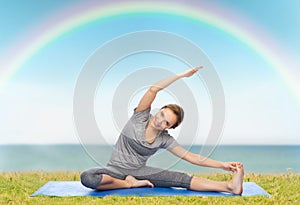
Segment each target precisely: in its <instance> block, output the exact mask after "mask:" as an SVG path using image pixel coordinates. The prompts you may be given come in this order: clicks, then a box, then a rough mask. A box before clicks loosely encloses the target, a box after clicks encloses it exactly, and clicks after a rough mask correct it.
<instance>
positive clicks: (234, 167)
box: [221, 162, 241, 172]
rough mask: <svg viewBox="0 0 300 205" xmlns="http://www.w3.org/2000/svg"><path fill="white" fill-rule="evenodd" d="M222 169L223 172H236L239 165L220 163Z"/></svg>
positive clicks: (237, 163)
mask: <svg viewBox="0 0 300 205" xmlns="http://www.w3.org/2000/svg"><path fill="white" fill-rule="evenodd" d="M221 164H222V169H224V170H225V171H231V172H235V171H236V170H237V166H238V165H241V163H240V162H221Z"/></svg>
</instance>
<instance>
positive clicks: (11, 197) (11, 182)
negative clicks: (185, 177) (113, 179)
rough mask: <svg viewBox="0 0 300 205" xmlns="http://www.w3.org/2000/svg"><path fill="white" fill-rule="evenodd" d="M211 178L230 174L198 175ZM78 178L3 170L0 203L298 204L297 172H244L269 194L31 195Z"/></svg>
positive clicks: (299, 181)
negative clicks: (216, 195) (46, 187)
mask: <svg viewBox="0 0 300 205" xmlns="http://www.w3.org/2000/svg"><path fill="white" fill-rule="evenodd" d="M199 176H201V177H206V178H209V179H214V180H220V181H221V180H229V179H230V177H231V176H230V174H212V175H199ZM66 180H71V181H74V180H79V172H38V171H34V172H4V173H0V204H1V205H2V204H3V205H4V204H72V205H73V204H121V205H123V204H130V205H133V204H147V205H148V204H300V191H299V190H300V174H294V173H286V174H276V175H259V174H246V175H245V180H244V181H253V182H256V183H257V184H259V185H260V186H261V187H263V188H264V189H265V190H266V191H267V192H268V193H270V194H271V195H272V197H270V198H268V197H265V196H257V197H239V196H237V197H180V196H175V197H133V196H132V197H117V196H111V197H104V198H97V197H63V198H60V197H47V196H38V197H30V195H31V194H32V193H33V192H35V191H36V190H37V189H38V188H40V187H41V186H42V185H44V184H45V183H46V182H48V181H66Z"/></svg>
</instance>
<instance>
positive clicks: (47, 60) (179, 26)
mask: <svg viewBox="0 0 300 205" xmlns="http://www.w3.org/2000/svg"><path fill="white" fill-rule="evenodd" d="M178 2H182V3H183V4H189V1H178ZM203 2H205V1H199V2H198V4H199V6H201V4H203ZM212 2H213V3H214V5H215V6H217V7H218V8H222V7H224V8H229V9H230V10H231V11H233V12H234V14H239V16H242V17H243V19H247V21H249V22H251V23H252V24H254V25H256V26H257V27H258V28H261V29H262V30H263V31H264V32H265V33H267V34H268V36H270V37H272V38H273V39H275V40H276V43H277V44H278V45H281V47H282V48H284V50H282V51H278V52H279V53H280V52H284V53H285V54H286V55H288V56H289V57H290V58H291V59H292V60H293V64H295V65H299V64H298V63H299V60H296V56H297V54H298V53H299V52H300V45H299V43H298V42H299V36H300V14H299V12H298V11H297V8H299V4H300V3H299V2H298V1H296V0H295V1H292V0H289V1H276V3H274V1H269V0H268V1H225V0H215V1H212ZM0 3H1V5H2V6H1V7H0V17H1V18H0V19H1V20H0V26H1V28H2V30H1V36H0V57H2V56H4V54H5V53H6V52H7V51H8V50H9V49H10V48H11V47H13V46H16V43H17V42H19V40H20V39H22V38H23V36H25V35H27V34H28V33H30V32H32V31H34V30H35V28H37V27H38V26H39V25H41V24H43V23H44V22H46V20H47V19H51V18H55V14H56V13H57V11H62V10H64V9H66V8H68V7H72V6H74V5H76V4H78V3H82V4H84V1H33V0H31V1H26V3H25V2H20V1H4V0H0ZM143 30H159V31H167V32H171V33H174V34H177V35H180V36H183V37H185V38H187V39H189V40H190V41H192V42H193V43H194V44H196V45H197V46H199V47H200V48H201V49H202V50H203V51H204V52H205V53H206V54H207V56H208V58H209V59H210V60H211V62H212V63H213V64H214V66H215V69H216V71H217V72H218V74H219V77H220V80H221V82H222V85H223V89H224V92H225V100H226V123H225V127H224V131H223V135H222V139H221V143H222V144H300V137H299V133H300V128H299V123H300V119H299V114H300V104H299V103H300V102H299V101H297V100H296V99H295V97H294V96H293V95H292V94H291V93H290V91H289V89H288V88H287V87H286V85H285V83H284V79H282V77H281V76H279V75H278V74H277V73H276V72H275V71H274V69H273V68H270V66H269V65H267V64H266V62H265V61H264V59H262V58H261V56H259V55H257V53H255V52H253V50H251V48H249V47H247V46H245V44H244V43H242V42H240V41H238V40H237V39H235V38H233V37H232V36H230V35H228V34H225V33H224V32H221V31H220V30H218V29H216V28H214V27H211V26H209V25H205V24H201V23H197V22H194V21H191V20H190V19H188V18H183V17H178V16H171V15H155V16H153V15H149V14H147V15H143V14H135V15H129V16H116V17H114V18H110V19H106V20H102V21H97V22H93V23H90V24H87V25H85V26H82V27H80V28H77V29H75V30H73V31H72V32H69V33H68V34H66V35H64V36H61V37H60V38H58V39H57V40H55V41H54V42H52V43H51V44H49V45H47V46H46V47H44V48H43V49H41V50H40V51H39V52H38V53H37V54H36V55H34V56H33V57H32V58H31V59H30V60H28V61H27V62H26V63H25V64H24V65H23V66H22V68H21V69H20V70H19V71H18V72H17V73H16V75H14V76H13V78H12V79H10V80H9V82H8V83H7V84H6V86H5V89H4V90H3V92H2V93H0V102H1V107H0V113H2V114H1V115H0V124H1V129H0V139H1V142H0V143H2V144H13V143H21V144H22V143H25V144H28V143H29V144H31V143H33V144H41V143H79V140H78V137H77V136H76V131H75V127H74V123H73V114H72V112H73V111H72V106H73V94H74V87H75V84H76V80H77V78H78V76H79V74H80V71H81V69H82V66H83V64H84V63H85V62H86V61H87V59H88V57H89V56H90V55H91V54H92V53H93V52H94V51H95V50H96V49H97V48H99V47H101V46H102V45H103V44H104V43H105V42H108V41H110V40H112V39H113V38H116V37H118V36H120V35H124V34H126V33H129V32H134V31H143ZM258 38H259V37H258ZM6 60H7V59H3V58H1V61H3V62H5V61H6ZM147 66H157V67H164V68H166V69H170V70H172V71H178V72H179V71H181V70H184V69H186V68H187V67H186V65H184V64H182V62H180V61H178V59H177V60H176V59H172V58H170V57H167V56H163V55H158V54H149V53H148V54H144V55H142V56H139V55H137V56H133V57H132V58H128V59H125V60H124V61H122V62H120V63H119V64H117V65H115V67H114V68H113V69H112V71H111V73H108V74H107V76H106V78H105V79H104V80H103V82H102V84H101V86H102V87H101V86H100V87H99V88H98V91H99V92H98V95H97V96H96V98H95V104H96V107H95V116H96V119H97V123H98V125H99V127H100V129H101V131H103V133H104V134H105V137H106V138H107V141H109V142H110V143H113V142H114V141H115V140H116V138H117V136H118V129H117V128H116V127H115V126H114V123H113V120H114V119H112V117H111V113H110V109H106V108H110V105H111V100H112V97H113V93H114V91H115V89H116V87H117V85H118V83H119V82H121V81H122V80H123V79H124V78H125V77H126V76H128V75H129V74H130V73H131V72H133V71H135V70H137V69H139V68H143V67H147ZM295 67H297V66H295ZM298 67H299V66H298ZM1 70H2V71H3V70H5V68H1ZM290 72H292V74H293V75H294V76H299V77H300V71H299V70H297V69H295V70H290ZM0 73H1V72H0ZM185 82H186V83H187V84H188V85H189V86H190V89H191V90H192V92H193V93H194V95H195V98H196V99H197V103H198V108H199V110H200V112H201V114H200V116H199V118H200V122H201V128H200V134H199V136H196V142H197V143H201V142H203V140H204V139H205V136H206V134H207V132H208V130H209V126H210V120H211V110H210V109H211V107H210V106H211V105H210V100H209V96H208V94H207V93H206V91H205V87H204V86H203V84H201V82H199V81H197V80H196V79H190V80H186V81H185ZM142 91H143V90H140V91H139V92H137V93H136V94H134V95H133V97H132V102H129V110H128V113H130V112H131V111H132V110H131V109H132V108H133V107H134V106H135V104H136V103H137V101H138V99H139V97H140V96H141V95H142ZM103 98H105V100H103ZM165 101H172V97H170V96H169V95H168V94H166V93H163V94H162V95H160V99H158V100H157V101H156V104H155V105H156V106H160V105H161V104H164V103H165ZM105 106H106V107H105ZM104 107H105V108H104ZM103 115H104V116H105V117H103ZM187 134H188V135H192V134H193V133H187ZM174 135H176V132H174Z"/></svg>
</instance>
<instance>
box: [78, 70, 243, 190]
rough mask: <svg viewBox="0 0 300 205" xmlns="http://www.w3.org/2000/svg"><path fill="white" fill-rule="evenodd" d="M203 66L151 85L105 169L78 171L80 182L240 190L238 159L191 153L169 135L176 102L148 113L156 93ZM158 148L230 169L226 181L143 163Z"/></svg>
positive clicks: (100, 186)
mask: <svg viewBox="0 0 300 205" xmlns="http://www.w3.org/2000/svg"><path fill="white" fill-rule="evenodd" d="M200 68H202V66H199V67H196V68H194V69H190V70H187V71H185V72H183V73H180V74H178V75H175V76H172V77H169V78H166V79H164V80H161V81H159V82H157V83H155V84H153V85H152V86H151V87H150V88H149V89H148V91H147V92H146V93H145V94H144V96H143V97H142V99H141V100H140V102H139V104H138V106H137V107H136V108H135V110H134V113H133V115H132V117H131V118H130V120H129V121H128V123H127V124H126V125H125V127H124V129H123V130H122V132H121V134H120V136H119V138H118V141H117V143H116V145H115V147H114V150H113V153H112V155H111V158H110V161H109V162H108V164H107V166H106V167H104V168H92V169H89V170H86V171H84V172H83V173H82V174H81V183H82V184H83V185H84V186H86V187H89V188H92V189H97V190H109V189H118V188H131V187H142V186H150V187H154V186H158V187H184V188H187V189H191V190H196V191H221V192H230V193H234V194H241V193H242V183H243V177H244V169H243V165H242V164H241V163H239V162H219V161H215V160H212V159H209V158H204V157H202V156H200V155H198V154H194V153H191V152H189V151H187V150H185V149H184V148H183V147H182V146H180V145H179V144H178V143H177V142H176V140H175V139H174V138H173V137H172V136H170V135H169V134H168V131H167V130H168V129H171V128H176V127H177V126H178V125H179V124H180V123H181V122H182V120H183V110H182V108H181V107H179V106H178V105H175V104H170V105H166V106H164V107H162V108H161V109H160V111H159V112H158V113H157V114H155V115H154V116H152V115H150V108H151V104H152V102H153V101H154V99H155V97H156V94H157V93H158V92H159V91H160V90H162V89H164V88H165V87H167V86H169V85H170V84H171V83H173V82H174V81H176V80H178V79H180V78H184V77H190V76H192V75H194V74H195V73H196V72H197V71H198V70H199V69H200ZM159 148H164V149H167V150H168V151H170V152H171V153H173V154H174V155H176V156H178V157H180V158H182V159H184V160H186V161H188V162H190V163H192V164H195V165H199V166H205V167H213V168H221V169H224V170H227V171H232V172H233V178H232V180H231V181H228V182H217V181H212V180H208V179H203V178H198V177H195V176H190V175H188V174H185V173H181V172H175V171H169V170H163V169H160V168H155V167H149V166H146V161H147V159H148V158H149V157H150V156H151V155H153V154H154V153H155V152H156V151H157V150H158V149H159Z"/></svg>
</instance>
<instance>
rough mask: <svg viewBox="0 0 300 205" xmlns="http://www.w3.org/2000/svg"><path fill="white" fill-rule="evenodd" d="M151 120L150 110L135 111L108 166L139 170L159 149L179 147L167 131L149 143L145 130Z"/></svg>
mask: <svg viewBox="0 0 300 205" xmlns="http://www.w3.org/2000/svg"><path fill="white" fill-rule="evenodd" d="M150 119H151V114H150V108H149V109H147V110H143V111H139V112H137V111H136V110H134V113H133V115H132V117H131V118H130V119H129V121H128V122H127V124H126V125H125V127H124V128H123V130H122V132H121V134H120V136H119V139H118V141H117V143H116V145H115V147H114V150H113V152H112V155H111V157H110V160H109V162H108V164H107V165H108V166H116V167H121V168H124V169H137V168H140V167H142V166H144V165H145V164H146V161H147V159H148V158H149V157H150V156H151V155H153V154H154V153H155V152H156V151H157V150H158V149H159V148H164V149H167V150H171V149H173V148H174V147H176V146H177V145H178V143H177V141H176V140H175V139H174V138H173V137H172V136H171V135H169V133H168V131H167V130H164V131H162V132H160V133H159V135H158V136H157V137H156V139H155V140H154V141H153V142H152V143H149V142H147V140H146V138H145V130H146V128H147V125H148V122H149V120H150Z"/></svg>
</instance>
